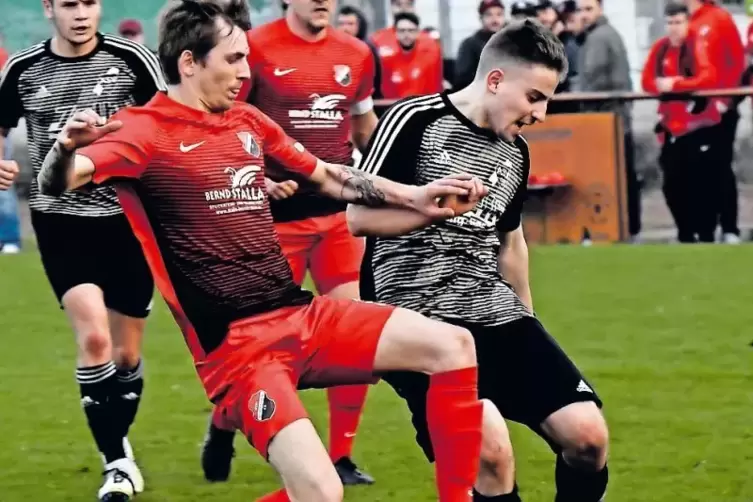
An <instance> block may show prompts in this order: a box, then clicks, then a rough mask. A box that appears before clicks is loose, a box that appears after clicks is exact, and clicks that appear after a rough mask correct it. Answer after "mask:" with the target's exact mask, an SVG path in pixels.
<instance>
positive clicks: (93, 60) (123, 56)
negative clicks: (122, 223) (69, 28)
mask: <svg viewBox="0 0 753 502" xmlns="http://www.w3.org/2000/svg"><path fill="white" fill-rule="evenodd" d="M97 37H98V38H99V43H98V45H97V47H96V49H95V50H94V51H92V52H91V53H89V54H87V55H85V56H81V57H75V58H64V57H61V56H58V55H56V54H54V53H53V52H52V50H51V49H50V46H51V40H47V41H46V42H43V43H40V44H37V45H34V46H32V47H29V48H28V49H25V50H23V51H20V52H18V53H16V54H14V55H13V56H11V58H10V59H9V60H8V62H7V63H6V65H5V68H4V70H3V74H2V79H1V80H0V128H3V129H11V128H13V127H15V126H16V125H17V124H18V121H19V120H20V119H21V117H25V118H26V125H27V145H28V149H29V159H30V161H31V164H32V167H33V169H34V179H33V180H32V184H31V193H30V200H29V203H30V206H31V209H32V210H34V211H41V212H44V213H58V214H69V215H78V216H109V215H113V214H118V213H121V212H122V210H121V209H120V204H119V203H118V199H117V196H116V195H115V190H114V189H113V188H112V187H98V188H95V189H94V190H92V191H91V192H68V193H66V194H64V195H63V196H62V197H60V198H57V197H49V196H45V195H42V194H40V193H39V189H38V187H37V183H36V175H37V173H38V172H39V169H41V167H42V161H43V160H44V158H45V156H46V155H47V152H49V150H50V148H52V145H53V143H54V142H55V138H56V137H57V135H58V133H59V132H60V130H61V129H62V127H63V125H64V124H65V123H66V121H67V120H68V119H69V118H70V117H71V116H72V115H73V113H74V112H76V111H78V110H83V109H87V108H91V109H93V110H94V111H96V112H97V113H98V114H99V115H101V116H103V117H109V116H110V115H112V114H113V113H115V112H116V111H118V110H119V109H121V108H123V107H124V106H128V105H133V104H137V105H142V104H145V103H146V102H147V101H149V100H150V99H151V98H152V96H154V94H155V93H156V92H157V90H159V89H165V83H164V80H163V77H162V69H161V68H160V64H159V62H158V61H157V58H156V56H154V54H153V53H152V52H150V51H149V49H147V48H146V47H144V46H143V45H140V44H137V43H135V42H132V41H130V40H127V39H124V38H120V37H116V36H112V35H102V34H98V35H97Z"/></svg>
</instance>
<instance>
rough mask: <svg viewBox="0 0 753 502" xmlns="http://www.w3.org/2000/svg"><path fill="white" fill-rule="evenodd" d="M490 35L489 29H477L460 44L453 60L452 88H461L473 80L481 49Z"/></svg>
mask: <svg viewBox="0 0 753 502" xmlns="http://www.w3.org/2000/svg"><path fill="white" fill-rule="evenodd" d="M492 35H493V33H492V32H491V31H486V30H478V31H477V32H476V33H474V34H473V35H471V36H470V37H468V38H466V39H465V40H463V42H462V43H461V44H460V48H459V49H458V57H457V59H456V60H455V78H454V79H453V82H452V85H453V87H454V89H456V90H457V89H462V88H463V87H465V86H467V85H468V84H470V83H471V82H473V79H474V78H475V77H476V69H477V68H478V61H479V59H480V58H481V51H482V50H483V48H484V46H485V45H486V42H488V41H489V39H490V38H491V37H492Z"/></svg>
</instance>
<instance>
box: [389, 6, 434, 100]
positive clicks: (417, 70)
mask: <svg viewBox="0 0 753 502" xmlns="http://www.w3.org/2000/svg"><path fill="white" fill-rule="evenodd" d="M395 33H396V35H397V41H398V47H399V49H398V52H397V53H396V54H393V55H391V56H390V57H388V58H384V59H382V95H383V96H384V98H385V99H400V98H404V97H407V96H417V95H422V94H432V93H435V92H441V91H442V89H443V79H442V58H441V57H440V55H439V54H438V53H437V52H433V51H425V50H421V48H420V47H419V43H418V40H419V35H420V33H421V23H420V20H419V19H418V16H416V15H415V14H413V13H411V12H402V13H399V14H397V15H395Z"/></svg>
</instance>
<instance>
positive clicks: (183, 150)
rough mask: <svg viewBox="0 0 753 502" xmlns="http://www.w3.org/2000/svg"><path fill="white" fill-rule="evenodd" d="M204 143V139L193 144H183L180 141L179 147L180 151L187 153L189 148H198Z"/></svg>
mask: <svg viewBox="0 0 753 502" xmlns="http://www.w3.org/2000/svg"><path fill="white" fill-rule="evenodd" d="M204 143H206V141H199V142H198V143H194V144H193V145H184V144H183V142H182V141H181V142H180V146H179V148H180V151H181V152H183V153H188V152H190V151H191V150H196V149H197V148H199V147H200V146H201V145H203V144H204Z"/></svg>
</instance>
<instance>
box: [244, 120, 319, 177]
mask: <svg viewBox="0 0 753 502" xmlns="http://www.w3.org/2000/svg"><path fill="white" fill-rule="evenodd" d="M252 110H253V112H252V113H253V114H254V115H255V119H256V121H257V123H261V126H262V128H263V131H264V147H263V148H264V155H267V156H269V157H271V158H272V159H273V160H274V161H275V162H277V163H279V164H280V165H282V166H283V167H284V168H285V169H287V170H289V171H292V172H294V173H298V174H302V175H303V176H306V177H308V176H310V175H311V173H313V172H314V169H316V165H317V164H318V162H319V159H317V158H316V157H314V156H313V155H312V154H311V153H309V151H308V150H306V148H304V146H303V145H302V144H301V143H299V142H298V141H296V140H294V139H293V138H291V137H290V136H288V135H287V134H285V131H283V130H282V127H280V126H279V125H277V123H276V122H274V121H273V120H272V119H270V118H269V117H267V116H266V115H265V114H264V113H262V112H261V111H259V110H257V109H256V108H253V109H252Z"/></svg>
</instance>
